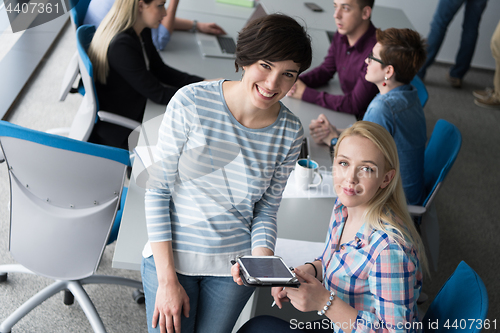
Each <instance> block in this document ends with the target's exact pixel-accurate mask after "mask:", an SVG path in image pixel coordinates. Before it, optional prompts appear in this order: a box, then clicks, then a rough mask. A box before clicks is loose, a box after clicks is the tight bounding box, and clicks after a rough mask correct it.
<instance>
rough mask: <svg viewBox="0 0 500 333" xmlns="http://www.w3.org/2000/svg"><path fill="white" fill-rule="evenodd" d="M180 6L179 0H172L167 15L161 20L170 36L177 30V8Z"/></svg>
mask: <svg viewBox="0 0 500 333" xmlns="http://www.w3.org/2000/svg"><path fill="white" fill-rule="evenodd" d="M178 5H179V0H170V2H169V4H168V7H167V15H166V16H165V17H164V18H163V20H161V25H162V26H164V27H165V29H167V30H168V32H169V33H170V34H172V32H173V31H174V29H175V28H176V17H175V15H176V13H177V6H178Z"/></svg>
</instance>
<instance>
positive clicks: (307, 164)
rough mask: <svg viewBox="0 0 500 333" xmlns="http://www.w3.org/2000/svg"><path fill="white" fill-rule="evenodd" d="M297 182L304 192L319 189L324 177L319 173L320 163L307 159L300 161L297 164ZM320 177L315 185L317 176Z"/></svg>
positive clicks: (295, 172)
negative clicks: (314, 188)
mask: <svg viewBox="0 0 500 333" xmlns="http://www.w3.org/2000/svg"><path fill="white" fill-rule="evenodd" d="M294 174H295V182H296V184H297V187H298V188H300V189H303V190H308V189H310V188H313V187H317V186H319V185H320V184H321V182H322V181H323V176H321V173H319V166H318V163H316V162H315V161H312V160H309V161H308V160H307V159H306V158H303V159H300V160H298V161H297V163H296V164H295V171H294ZM316 174H317V175H318V176H319V182H316V183H313V181H314V178H315V175H316Z"/></svg>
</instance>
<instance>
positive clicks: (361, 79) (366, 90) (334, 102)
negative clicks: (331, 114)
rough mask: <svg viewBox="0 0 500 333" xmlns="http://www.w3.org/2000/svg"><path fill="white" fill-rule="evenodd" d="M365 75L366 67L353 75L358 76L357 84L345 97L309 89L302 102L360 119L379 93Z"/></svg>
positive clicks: (305, 92) (305, 91)
mask: <svg viewBox="0 0 500 333" xmlns="http://www.w3.org/2000/svg"><path fill="white" fill-rule="evenodd" d="M365 74H366V65H365V66H363V67H362V70H361V71H360V72H358V73H353V75H356V76H357V80H356V84H355V86H354V88H353V90H352V91H350V92H347V93H345V94H344V95H333V94H330V93H327V92H323V91H317V90H315V89H311V88H309V87H307V88H305V90H304V93H303V95H302V100H304V101H306V102H309V103H314V104H317V105H319V106H321V107H324V108H328V109H331V110H335V111H339V112H345V113H350V114H353V115H355V116H356V117H358V119H359V118H361V117H362V116H363V114H364V113H365V111H366V108H367V107H368V105H369V104H370V102H371V100H372V99H373V98H374V97H375V95H376V94H377V93H378V88H377V86H376V85H375V84H373V83H371V82H368V81H366V79H365Z"/></svg>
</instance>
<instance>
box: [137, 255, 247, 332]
mask: <svg viewBox="0 0 500 333" xmlns="http://www.w3.org/2000/svg"><path fill="white" fill-rule="evenodd" d="M141 275H142V284H143V287H144V296H145V297H146V315H147V321H148V332H149V333H152V332H160V326H159V325H157V326H156V328H153V327H152V321H153V313H154V309H155V302H156V290H157V289H158V277H157V275H156V266H155V262H154V259H153V256H151V257H149V258H145V259H142V267H141ZM177 278H178V279H179V282H180V284H181V285H182V287H183V288H184V290H185V291H186V293H187V295H188V297H189V305H190V307H191V309H190V311H189V318H186V317H184V316H182V315H181V329H182V333H186V332H203V333H226V332H227V333H230V332H231V330H232V329H233V326H234V324H235V323H236V320H237V319H238V316H239V315H240V312H241V310H243V307H244V306H245V304H246V303H247V301H248V299H249V298H250V296H251V295H252V293H253V291H254V289H255V288H248V287H245V286H239V285H237V284H236V283H235V282H234V281H233V278H232V277H216V276H187V275H182V274H177Z"/></svg>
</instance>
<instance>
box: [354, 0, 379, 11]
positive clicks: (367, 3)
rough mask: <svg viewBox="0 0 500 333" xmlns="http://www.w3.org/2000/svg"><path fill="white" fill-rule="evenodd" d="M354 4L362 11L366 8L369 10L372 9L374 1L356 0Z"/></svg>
mask: <svg viewBox="0 0 500 333" xmlns="http://www.w3.org/2000/svg"><path fill="white" fill-rule="evenodd" d="M356 2H357V3H358V5H359V8H361V9H363V8H365V7H366V6H369V7H370V8H373V4H374V3H375V0H356Z"/></svg>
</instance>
